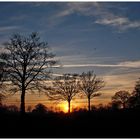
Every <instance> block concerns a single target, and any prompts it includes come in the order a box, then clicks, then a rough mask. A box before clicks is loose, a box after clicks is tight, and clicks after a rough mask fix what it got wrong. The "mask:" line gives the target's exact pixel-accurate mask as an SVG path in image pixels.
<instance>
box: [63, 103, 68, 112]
mask: <svg viewBox="0 0 140 140" xmlns="http://www.w3.org/2000/svg"><path fill="white" fill-rule="evenodd" d="M63 112H65V113H67V112H68V105H67V104H63Z"/></svg>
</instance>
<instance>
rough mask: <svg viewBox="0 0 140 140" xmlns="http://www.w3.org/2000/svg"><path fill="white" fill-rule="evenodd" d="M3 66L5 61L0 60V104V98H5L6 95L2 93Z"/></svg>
mask: <svg viewBox="0 0 140 140" xmlns="http://www.w3.org/2000/svg"><path fill="white" fill-rule="evenodd" d="M4 66H5V63H4V62H2V61H1V60H0V104H2V100H3V99H5V98H6V96H5V95H4V94H3V88H4V86H3V82H4V75H5V73H4Z"/></svg>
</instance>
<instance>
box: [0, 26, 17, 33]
mask: <svg viewBox="0 0 140 140" xmlns="http://www.w3.org/2000/svg"><path fill="white" fill-rule="evenodd" d="M17 28H19V26H2V27H0V32H6V31H11V30H15V29H17Z"/></svg>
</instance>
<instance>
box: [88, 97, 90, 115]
mask: <svg viewBox="0 0 140 140" xmlns="http://www.w3.org/2000/svg"><path fill="white" fill-rule="evenodd" d="M88 111H89V112H90V97H88Z"/></svg>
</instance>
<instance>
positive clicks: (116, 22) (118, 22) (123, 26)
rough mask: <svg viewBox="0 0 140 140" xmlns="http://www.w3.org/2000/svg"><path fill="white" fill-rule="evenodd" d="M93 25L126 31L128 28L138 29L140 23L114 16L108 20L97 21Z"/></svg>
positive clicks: (106, 18)
mask: <svg viewBox="0 0 140 140" xmlns="http://www.w3.org/2000/svg"><path fill="white" fill-rule="evenodd" d="M95 23H97V24H101V25H108V26H113V27H117V28H119V29H120V30H127V29H130V28H140V21H131V20H129V19H128V18H127V17H119V16H115V15H114V16H113V17H109V18H108V17H105V18H100V19H97V20H96V21H95Z"/></svg>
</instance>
